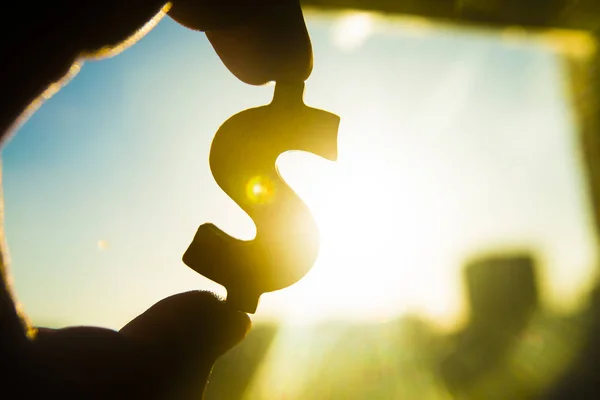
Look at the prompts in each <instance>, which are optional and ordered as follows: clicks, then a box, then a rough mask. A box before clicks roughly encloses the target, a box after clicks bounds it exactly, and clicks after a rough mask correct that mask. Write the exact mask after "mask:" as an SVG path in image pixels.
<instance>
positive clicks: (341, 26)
mask: <svg viewBox="0 0 600 400" xmlns="http://www.w3.org/2000/svg"><path fill="white" fill-rule="evenodd" d="M373 23H374V21H373V17H372V16H371V14H369V13H358V12H353V13H350V14H348V15H344V16H342V17H341V18H340V19H339V21H338V22H337V23H336V24H335V25H334V26H333V31H332V41H333V44H334V45H335V46H336V47H337V48H339V49H340V50H344V51H352V50H356V49H358V48H359V47H360V46H361V45H362V44H363V43H365V41H366V40H367V39H368V38H369V36H370V35H371V34H372V33H373Z"/></svg>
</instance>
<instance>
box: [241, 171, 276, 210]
mask: <svg viewBox="0 0 600 400" xmlns="http://www.w3.org/2000/svg"><path fill="white" fill-rule="evenodd" d="M274 193H275V186H274V184H273V182H272V181H271V180H270V179H269V178H267V177H264V176H257V177H254V178H252V179H251V180H250V181H249V182H248V184H247V185H246V195H247V196H248V198H249V199H250V200H251V201H252V202H253V203H258V204H264V203H268V202H269V201H271V200H272V199H273V195H274Z"/></svg>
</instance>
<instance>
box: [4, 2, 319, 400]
mask: <svg viewBox="0 0 600 400" xmlns="http://www.w3.org/2000/svg"><path fill="white" fill-rule="evenodd" d="M7 7H8V8H5V9H4V10H3V11H4V13H3V16H4V18H5V21H4V23H3V24H2V26H1V27H0V51H1V54H2V63H0V105H1V106H0V134H1V137H2V139H3V140H5V139H6V137H7V134H8V133H9V131H11V130H12V129H11V128H15V127H17V126H18V125H19V123H21V122H23V120H24V119H25V118H26V117H27V116H28V114H29V113H30V112H31V111H32V110H34V109H35V107H32V106H31V105H32V103H33V102H34V100H36V99H39V98H40V95H41V94H42V93H44V92H45V90H46V89H47V88H48V87H50V86H51V85H52V84H53V83H55V82H61V84H62V82H63V81H64V80H63V78H64V77H65V76H68V73H69V71H71V72H72V71H73V69H72V68H71V66H72V65H73V63H74V62H75V61H77V60H79V59H81V58H82V57H83V58H84V59H85V58H90V57H94V58H102V57H105V56H106V55H113V54H116V53H117V52H119V51H122V50H123V49H124V48H125V47H126V46H124V45H123V43H124V41H125V40H126V39H127V40H126V43H127V45H130V44H131V43H133V42H135V41H136V40H139V39H140V38H141V36H142V33H145V32H146V29H141V28H142V27H150V26H151V25H148V24H147V23H148V21H151V20H152V21H156V20H158V19H159V18H160V17H161V16H162V15H163V14H164V13H165V12H168V13H169V15H170V16H171V17H172V18H173V19H175V20H176V21H178V22H179V23H181V24H182V25H184V26H186V27H188V28H191V29H194V30H199V31H206V34H207V36H208V38H209V40H210V41H211V43H212V44H213V47H214V48H215V50H216V52H217V54H218V55H219V57H220V58H221V59H222V60H223V62H224V64H225V66H226V67H227V68H229V70H230V71H231V72H232V73H233V74H235V75H236V76H237V77H238V78H239V79H241V80H242V81H244V82H246V83H249V84H254V85H258V84H263V83H266V82H268V81H275V80H276V81H298V80H305V79H306V78H307V77H308V76H309V75H310V72H311V69H312V51H311V47H310V41H309V39H308V34H307V32H306V27H305V25H304V20H303V17H302V13H301V10H300V7H299V4H298V1H297V0H271V1H268V0H174V1H173V4H167V5H166V4H165V1H164V0H129V1H127V0H54V1H45V2H44V1H39V2H38V1H27V0H23V1H16V2H11V4H10V6H7ZM136 32H137V34H136ZM131 38H133V40H130V39H131ZM157 57H160V54H157ZM199 79H201V77H199ZM45 93H47V92H45ZM3 259H4V260H5V259H6V258H5V257H3ZM0 273H2V274H1V275H0V278H1V280H0V360H1V361H0V363H1V366H2V372H1V373H0V398H7V399H8V398H38V397H43V398H62V399H65V398H76V399H95V398H98V399H124V398H127V399H163V398H165V399H179V398H200V397H201V396H202V393H203V391H204V387H205V385H206V381H207V378H208V375H209V373H210V370H211V368H212V365H213V363H214V362H215V360H216V359H217V358H218V357H219V356H220V355H221V354H223V353H224V352H226V351H227V350H228V349H229V348H231V347H232V346H234V345H235V344H236V343H238V342H239V341H240V340H242V338H243V337H244V336H245V334H246V332H247V330H248V329H249V327H250V320H249V318H248V316H247V315H246V314H243V313H240V312H237V311H234V310H231V309H229V308H228V307H227V305H226V304H224V303H223V302H222V301H220V300H218V299H217V298H216V297H215V296H214V295H212V294H210V293H205V292H190V293H183V294H179V295H175V296H172V297H169V298H167V299H165V300H163V301H161V302H159V303H158V304H156V305H154V306H153V307H151V308H150V309H149V310H148V311H146V312H145V313H144V314H142V315H141V316H139V317H138V318H136V319H134V320H133V321H132V322H130V323H129V324H128V325H126V326H125V327H124V328H123V329H121V330H120V331H119V332H116V331H112V330H108V329H103V328H93V327H74V328H66V329H58V330H51V329H39V330H38V331H37V332H36V331H34V330H30V331H29V333H30V336H29V337H26V332H27V331H28V327H25V326H24V325H25V324H24V323H23V322H22V321H21V320H20V319H19V316H18V313H17V311H16V308H15V306H14V302H13V301H12V298H11V296H10V293H9V291H8V289H7V283H6V277H5V275H4V274H5V273H6V271H5V270H4V263H2V264H0Z"/></svg>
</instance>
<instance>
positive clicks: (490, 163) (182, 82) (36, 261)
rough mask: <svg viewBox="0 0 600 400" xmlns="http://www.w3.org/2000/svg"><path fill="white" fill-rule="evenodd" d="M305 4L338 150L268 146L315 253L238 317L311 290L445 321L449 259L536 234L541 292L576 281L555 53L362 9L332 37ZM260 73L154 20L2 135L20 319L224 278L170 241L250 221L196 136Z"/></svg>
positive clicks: (578, 192)
mask: <svg viewBox="0 0 600 400" xmlns="http://www.w3.org/2000/svg"><path fill="white" fill-rule="evenodd" d="M307 20H308V25H309V32H310V34H311V37H312V39H313V45H314V52H315V69H314V73H313V75H312V76H311V78H310V79H309V81H308V82H307V88H306V94H305V100H306V102H307V104H309V105H311V106H313V107H317V108H323V109H325V110H328V111H331V112H334V113H337V114H338V115H340V116H341V118H342V123H341V126H340V143H339V146H340V148H339V157H340V159H339V161H338V162H337V163H330V162H326V161H323V160H320V159H318V157H316V156H312V155H307V154H289V155H284V156H283V157H282V158H281V159H280V167H281V171H282V175H283V176H284V178H285V179H286V180H287V181H288V182H289V183H290V184H291V185H292V186H293V187H294V188H295V189H296V190H297V192H298V193H299V194H300V196H301V197H302V198H303V199H304V200H305V201H306V202H307V204H308V205H309V206H310V207H311V209H312V210H313V212H314V214H315V217H316V219H317V222H318V223H320V224H321V228H322V234H323V245H322V257H321V259H320V260H319V261H318V262H317V265H315V268H314V269H313V271H312V272H311V273H310V274H309V276H307V278H306V280H305V281H302V282H300V283H299V284H297V285H295V286H294V287H292V288H290V289H286V290H284V291H281V292H278V293H275V294H270V295H266V296H263V302H262V303H261V305H260V306H259V311H258V313H257V315H256V318H258V319H260V318H268V317H271V316H279V317H280V316H282V315H283V316H285V315H292V316H297V317H298V318H301V317H306V316H307V315H310V314H311V313H313V312H312V311H311V310H314V309H315V308H323V309H325V310H329V312H330V313H336V314H337V315H339V313H342V314H343V315H348V316H356V314H359V315H361V316H370V315H381V316H382V317H386V316H390V315H396V314H398V313H401V312H407V311H415V310H416V311H418V312H423V313H425V314H428V315H430V316H432V318H441V317H442V316H446V317H447V318H448V319H449V320H456V319H457V318H459V315H460V314H461V312H462V311H464V305H463V304H462V303H461V296H460V280H459V278H460V274H459V273H460V267H461V265H462V262H463V260H464V259H465V258H466V257H468V256H469V255H470V254H473V253H475V252H477V251H480V250H488V249H496V248H499V249H512V248H515V247H516V248H519V247H524V248H533V249H535V250H536V251H537V252H538V254H539V255H540V257H541V258H540V259H541V261H542V262H543V277H544V282H545V283H547V293H548V298H549V299H552V298H559V297H562V298H565V299H568V298H573V296H574V294H576V293H578V292H580V291H581V289H582V285H584V283H585V282H586V280H587V279H588V278H589V277H590V276H591V274H592V271H593V270H592V267H593V265H594V263H595V260H596V254H595V250H594V249H593V248H594V246H593V238H592V230H591V219H590V215H589V205H588V203H587V198H586V197H585V191H584V187H585V186H584V181H583V176H582V174H581V161H580V160H579V155H578V154H577V152H576V145H577V143H576V136H575V130H574V125H573V122H572V116H571V113H570V110H569V107H568V104H567V101H566V97H565V93H564V87H563V85H562V79H563V75H562V74H563V72H562V70H561V68H560V63H559V57H558V56H557V55H556V54H554V53H552V52H551V51H550V50H548V49H545V48H541V47H537V46H535V45H533V44H529V43H527V42H525V43H520V44H515V43H506V42H505V41H503V40H501V37H500V36H497V35H493V34H490V33H483V32H481V33H476V32H473V31H470V32H466V31H464V32H463V31H456V30H450V29H432V30H425V31H419V32H415V31H414V29H409V28H408V27H407V26H405V25H403V23H402V21H400V20H392V21H380V20H370V19H369V20H368V22H367V23H366V25H365V20H364V19H363V20H360V21H362V22H361V23H362V25H361V24H360V23H359V24H358V26H359V28H360V30H361V32H362V33H361V34H359V35H358V38H357V39H356V40H354V41H352V42H344V41H343V40H342V39H340V37H343V36H344V35H346V36H351V34H355V32H354V33H353V31H352V30H351V29H350V30H344V29H346V28H344V27H345V25H344V24H346V25H347V24H348V18H347V17H343V16H338V15H335V14H332V15H326V16H317V15H312V14H311V15H309V16H308V17H307ZM350 21H352V20H350ZM356 26H357V24H354V27H355V28H356ZM359 33H360V32H359ZM340 35H341V36H340ZM354 36H356V35H354ZM340 40H341V41H340ZM344 43H345V44H344ZM272 89H273V88H272V86H264V87H253V86H248V85H245V84H243V83H241V82H239V81H237V80H236V79H235V78H234V77H233V76H232V75H231V74H230V73H229V72H228V71H227V70H226V68H225V67H223V65H222V64H221V63H220V61H219V60H218V58H217V56H216V55H215V54H214V53H213V51H212V48H211V47H210V44H209V43H208V41H207V40H206V38H205V37H204V36H203V35H202V34H200V33H197V32H192V31H189V30H187V29H185V28H182V27H180V26H178V25H176V24H175V23H174V22H172V21H171V20H169V19H165V20H164V21H162V22H161V23H160V24H159V25H158V26H157V27H156V28H155V29H154V30H153V31H152V32H150V34H148V35H147V36H146V37H145V38H144V39H142V40H141V41H140V42H139V43H138V44H136V45H135V46H133V47H132V48H130V49H128V50H127V51H126V52H124V53H123V54H120V55H118V56H116V57H114V58H111V59H108V60H102V61H94V62H87V63H86V64H85V65H84V67H83V69H82V71H81V72H80V73H79V75H78V76H77V77H76V78H75V79H74V80H73V81H72V82H71V83H69V84H68V85H67V86H66V87H64V88H63V89H62V90H61V91H60V92H59V93H58V94H56V95H55V96H54V97H53V98H51V99H50V100H49V101H48V102H46V103H45V104H44V105H43V106H42V107H41V109H40V110H39V111H38V112H37V113H36V114H35V115H33V117H32V118H31V119H30V120H29V121H28V122H27V123H26V124H25V125H24V126H23V127H22V128H21V129H20V131H19V132H18V134H17V135H16V136H15V137H14V138H13V139H12V140H11V141H10V143H9V144H8V145H7V146H6V148H5V149H4V150H3V174H4V178H3V179H4V191H5V203H6V231H7V236H8V243H9V247H10V254H11V258H12V262H13V266H12V273H13V276H14V279H15V287H16V291H17V294H18V297H19V299H20V300H21V302H22V303H23V306H24V308H25V311H26V312H27V313H28V314H29V315H30V316H31V317H32V319H33V321H34V322H36V323H41V324H50V325H70V324H94V325H102V326H109V327H114V328H118V327H119V326H121V325H122V324H124V323H125V322H126V321H128V320H129V319H131V318H132V317H134V316H135V315H136V314H137V313H139V312H142V311H143V310H144V309H146V308H147V307H149V306H150V305H151V304H152V303H153V302H155V301H158V300H160V299H161V298H163V297H165V296H167V295H170V294H172V293H177V292H180V291H184V290H190V289H198V288H200V289H211V290H217V291H219V293H221V294H224V291H223V290H222V289H221V288H219V287H218V286H217V285H215V284H212V283H210V282H208V281H207V280H206V279H204V278H202V277H200V276H199V275H197V274H196V273H195V272H193V271H191V270H189V269H188V268H187V267H186V266H185V265H184V264H183V263H182V262H181V256H182V254H183V252H184V251H185V249H186V248H187V245H188V244H189V242H190V241H191V239H192V237H193V235H194V233H195V231H196V229H197V227H198V226H199V225H200V224H201V223H203V222H213V223H215V224H217V225H218V226H220V227H221V228H222V229H223V230H225V231H227V232H229V233H232V234H234V235H236V236H238V237H241V238H245V239H251V238H252V235H253V233H254V227H253V224H252V222H251V221H250V220H249V218H248V217H247V216H246V215H245V214H244V213H243V212H242V211H241V210H239V209H238V208H237V206H236V205H235V204H234V203H233V201H232V200H230V199H229V198H228V197H227V196H226V195H225V194H224V193H222V192H221V190H220V189H219V187H218V186H217V184H216V183H215V182H214V180H213V178H212V176H211V174H210V170H209V167H208V151H209V146H210V143H211V140H212V137H213V135H214V133H215V132H216V130H217V129H218V127H219V125H220V124H221V123H222V122H224V121H225V120H226V119H227V118H229V117H230V116H231V115H233V114H235V113H237V112H239V111H241V110H243V109H246V108H249V107H254V106H259V105H262V104H265V103H268V102H269V101H270V98H271V95H272ZM100 241H102V242H101V243H103V244H104V245H101V246H99V242H100ZM373 254H377V255H378V256H377V257H375V258H374V257H373ZM373 260H375V261H374V262H375V264H377V265H367V264H368V263H373ZM342 275H343V276H344V277H345V279H344V280H343V281H342V283H341V284H339V286H340V287H334V286H335V285H334V283H335V282H336V281H337V280H336V277H339V276H342ZM434 292H435V295H432V294H431V293H434ZM357 293H363V296H362V297H361V296H357ZM549 301H550V300H549ZM565 301H566V300H565ZM566 302H567V303H568V301H566ZM323 305H325V306H323ZM461 310H462V311H461ZM344 313H346V314H344Z"/></svg>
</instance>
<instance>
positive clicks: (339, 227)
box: [261, 122, 462, 326]
mask: <svg viewBox="0 0 600 400" xmlns="http://www.w3.org/2000/svg"><path fill="white" fill-rule="evenodd" d="M368 124H371V126H373V123H372V122H368ZM343 129H344V127H342V130H341V134H342V135H343ZM353 129H361V127H360V126H353ZM340 154H346V155H347V156H348V158H346V159H341V160H339V161H338V162H336V163H331V162H329V161H325V160H321V159H318V160H319V161H316V162H315V161H314V162H313V163H308V164H309V167H307V163H306V162H305V161H304V162H298V161H299V160H294V157H292V155H289V156H287V157H285V158H282V160H280V162H279V167H280V171H281V172H282V175H283V177H284V179H285V180H286V181H287V182H289V183H290V185H291V186H292V187H293V188H294V190H296V191H297V192H298V193H299V195H300V196H301V197H302V199H303V200H304V201H305V202H306V204H307V205H308V206H309V207H310V209H311V212H312V213H313V216H314V218H315V220H316V221H317V224H318V226H319V230H320V236H321V248H320V253H319V258H318V260H317V262H316V263H315V265H314V267H313V269H312V270H311V271H310V272H309V273H308V274H307V276H306V277H304V278H303V279H302V280H301V281H300V282H298V283H297V284H295V285H293V286H291V287H289V288H286V289H285V290H282V291H279V292H275V293H272V294H265V295H263V298H262V300H261V308H262V309H265V310H266V309H267V308H272V310H273V311H275V312H276V313H277V312H282V313H283V315H284V316H285V318H286V319H287V320H288V321H294V323H300V324H305V323H308V324H311V323H313V322H316V321H319V320H325V319H331V318H333V319H335V318H344V319H347V318H357V319H363V320H364V319H367V320H376V321H385V320H389V319H392V318H395V317H397V316H398V315H399V314H402V313H405V312H419V313H421V312H422V313H424V314H426V315H428V316H430V317H432V318H433V319H435V320H436V322H437V323H439V324H440V325H446V326H448V325H454V324H456V323H460V322H461V318H462V293H461V288H460V284H459V281H460V266H461V265H460V261H457V262H456V265H453V264H452V261H453V260H452V256H450V257H449V255H448V254H447V253H446V254H439V255H437V256H439V257H438V258H437V259H436V261H437V262H432V263H430V264H428V265H423V262H422V260H420V259H419V258H420V255H421V254H429V253H431V251H430V249H428V247H427V242H425V241H423V240H419V238H415V237H413V236H414V235H413V233H415V232H418V231H419V230H420V229H421V227H422V226H423V225H429V226H431V222H429V223H428V222H427V218H428V214H429V213H428V212H427V211H428V210H427V209H425V208H424V207H425V206H424V205H422V204H419V203H417V202H415V201H414V200H411V199H410V196H403V195H402V194H401V193H400V192H399V191H402V190H405V188H402V186H400V185H398V186H397V188H395V189H394V188H393V187H391V186H394V185H395V183H396V182H397V181H398V180H402V179H403V178H407V179H412V180H413V181H418V180H419V179H422V176H421V175H420V174H419V171H405V174H406V176H401V175H402V174H401V173H399V172H398V171H397V170H394V168H389V166H386V164H385V162H382V161H381V160H380V159H379V158H378V157H377V155H372V156H368V157H365V155H364V149H362V148H361V145H360V144H356V146H345V148H344V151H343V152H340ZM303 156H304V157H306V155H301V154H300V155H298V157H303ZM314 160H317V159H316V158H315V159H314ZM393 184H394V185H393ZM390 193H392V194H393V198H392V196H390ZM396 198H404V199H405V202H404V203H403V204H397V203H396V202H395V200H394V199H396ZM429 218H430V217H429ZM452 255H453V254H452ZM458 258H459V257H457V259H458ZM448 261H450V262H448Z"/></svg>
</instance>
